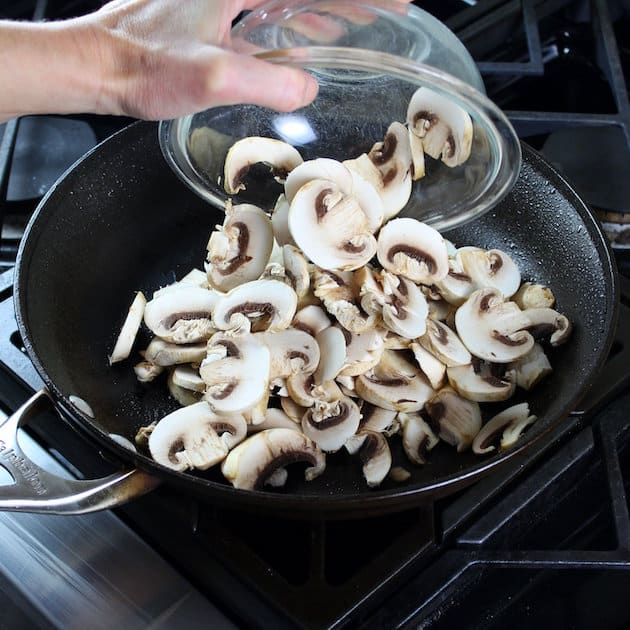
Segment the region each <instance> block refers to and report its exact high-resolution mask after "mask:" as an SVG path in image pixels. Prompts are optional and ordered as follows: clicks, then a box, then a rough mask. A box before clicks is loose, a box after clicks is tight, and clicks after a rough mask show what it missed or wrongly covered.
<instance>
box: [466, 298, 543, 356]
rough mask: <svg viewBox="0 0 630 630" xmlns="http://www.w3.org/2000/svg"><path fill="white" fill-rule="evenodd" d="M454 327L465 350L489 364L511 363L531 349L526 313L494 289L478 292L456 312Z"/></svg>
mask: <svg viewBox="0 0 630 630" xmlns="http://www.w3.org/2000/svg"><path fill="white" fill-rule="evenodd" d="M455 325H456V327H457V333H458V334H459V337H460V339H461V340H462V341H463V343H464V345H465V346H466V347H467V348H468V350H469V351H470V352H471V353H472V354H474V355H475V356H476V357H479V358H480V359H484V360H485V361H488V362H490V363H511V362H512V361H516V360H517V359H520V358H521V357H523V356H525V355H526V354H527V353H528V352H529V351H530V350H531V349H532V346H533V345H534V338H533V337H532V336H531V335H530V334H529V332H527V328H528V327H529V326H530V325H532V324H531V320H530V318H529V317H528V316H527V315H526V311H521V309H520V308H519V307H518V306H517V305H516V304H515V303H514V302H508V301H506V300H505V298H504V297H503V295H502V294H501V293H500V292H499V291H497V289H478V290H477V291H475V292H474V293H473V294H472V295H471V296H470V297H469V298H468V300H466V302H465V303H464V304H462V306H460V307H459V308H458V309H457V313H456V314H455Z"/></svg>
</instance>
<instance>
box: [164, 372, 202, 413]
mask: <svg viewBox="0 0 630 630" xmlns="http://www.w3.org/2000/svg"><path fill="white" fill-rule="evenodd" d="M166 382H167V386H168V391H169V392H170V394H171V396H172V397H173V398H174V399H175V400H176V401H177V402H178V403H179V404H180V405H182V406H183V407H187V406H189V405H194V404H195V403H198V402H199V401H200V400H201V399H202V396H203V392H200V391H195V390H192V389H188V388H187V387H182V386H181V385H179V384H178V383H176V382H175V380H174V379H173V371H171V372H170V374H169V375H168V379H167V381H166ZM204 385H205V384H204Z"/></svg>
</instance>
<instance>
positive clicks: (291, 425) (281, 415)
mask: <svg viewBox="0 0 630 630" xmlns="http://www.w3.org/2000/svg"><path fill="white" fill-rule="evenodd" d="M267 429H291V431H299V432H301V431H302V427H301V426H300V424H299V422H296V421H295V420H293V419H292V418H290V417H289V416H288V415H287V414H286V413H285V412H284V411H282V409H276V408H275V407H269V409H267V411H266V412H265V419H264V420H263V421H262V422H259V423H258V424H250V425H248V426H247V431H248V433H258V432H259V431H266V430H267Z"/></svg>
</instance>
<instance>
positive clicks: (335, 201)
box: [289, 179, 376, 270]
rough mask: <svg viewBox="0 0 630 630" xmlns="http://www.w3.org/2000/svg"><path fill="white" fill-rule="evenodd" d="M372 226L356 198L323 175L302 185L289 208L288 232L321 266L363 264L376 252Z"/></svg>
mask: <svg viewBox="0 0 630 630" xmlns="http://www.w3.org/2000/svg"><path fill="white" fill-rule="evenodd" d="M374 229H375V228H374V227H373V225H371V224H370V222H369V220H368V216H367V215H366V213H365V212H364V211H363V209H362V207H361V205H360V204H359V202H358V200H357V199H356V198H355V197H353V196H350V195H348V194H346V193H344V191H343V190H342V189H341V188H340V187H339V186H338V185H337V184H335V183H334V182H331V181H328V180H325V179H314V180H312V181H310V182H308V183H307V184H305V185H304V186H302V188H300V189H299V190H298V192H297V193H296V195H295V197H294V198H293V201H292V202H291V207H290V209H289V230H290V231H291V236H292V237H293V239H294V240H295V242H296V244H297V246H298V247H299V248H300V249H301V250H302V252H303V253H304V254H305V255H306V257H307V258H308V259H309V260H311V261H312V262H313V263H315V264H316V265H318V266H319V267H321V268H322V269H341V270H352V269H358V268H359V267H362V266H363V265H365V264H366V263H367V262H368V261H369V260H370V259H371V258H372V257H373V256H374V254H375V253H376V239H375V238H374V235H373V232H374Z"/></svg>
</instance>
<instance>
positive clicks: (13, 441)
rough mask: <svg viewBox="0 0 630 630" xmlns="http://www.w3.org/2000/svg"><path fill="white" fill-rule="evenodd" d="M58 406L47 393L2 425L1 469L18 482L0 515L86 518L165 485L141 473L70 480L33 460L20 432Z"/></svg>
mask: <svg viewBox="0 0 630 630" xmlns="http://www.w3.org/2000/svg"><path fill="white" fill-rule="evenodd" d="M45 402H47V403H48V404H52V399H51V398H50V395H49V394H48V391H47V390H46V389H41V390H39V391H38V392H36V393H35V394H33V396H31V398H30V399H29V400H27V401H26V402H25V403H24V404H23V405H22V406H21V407H20V408H19V409H18V410H17V411H16V412H15V413H14V414H13V415H12V416H10V417H9V418H7V420H6V421H5V422H4V423H3V424H2V425H1V426H0V466H2V467H3V468H4V469H5V470H7V471H8V472H9V473H10V474H11V476H12V477H13V479H14V483H13V484H9V485H5V486H0V510H5V511H11V512H35V513H40V514H86V513H88V512H96V511H98V510H106V509H109V508H113V507H117V506H119V505H122V504H123V503H125V502H127V501H129V500H130V499H134V498H136V497H139V496H141V495H143V494H145V493H147V492H149V491H150V490H153V489H154V488H155V487H156V486H157V485H158V484H159V480H158V479H157V478H156V477H154V476H152V475H149V474H148V473H145V472H143V471H141V470H138V469H132V470H124V471H121V472H116V473H113V474H111V475H109V476H107V477H103V478H101V479H88V480H77V479H64V478H63V477H59V476H57V475H54V474H52V473H50V472H48V471H46V470H44V469H43V468H41V467H40V466H38V465H37V464H35V463H34V462H33V461H32V460H31V459H30V458H28V457H27V456H26V455H25V454H24V452H23V451H22V449H21V448H20V445H19V444H18V433H17V432H18V428H19V427H20V426H22V425H24V424H25V423H26V422H27V421H28V420H29V419H30V418H31V417H32V416H34V415H35V413H36V412H37V411H38V410H39V408H40V407H41V405H42V404H43V403H45Z"/></svg>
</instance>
